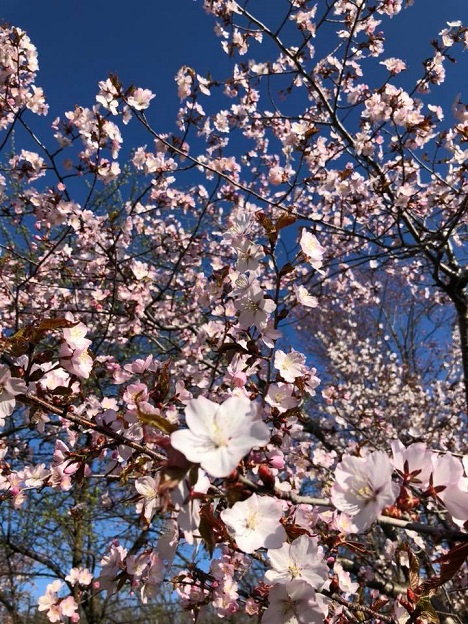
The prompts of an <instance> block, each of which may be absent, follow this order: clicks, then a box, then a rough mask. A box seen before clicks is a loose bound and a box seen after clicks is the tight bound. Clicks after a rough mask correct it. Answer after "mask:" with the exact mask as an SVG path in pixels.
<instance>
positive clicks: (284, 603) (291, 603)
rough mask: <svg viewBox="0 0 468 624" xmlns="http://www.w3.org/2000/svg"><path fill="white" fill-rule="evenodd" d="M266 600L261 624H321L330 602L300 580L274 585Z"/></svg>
mask: <svg viewBox="0 0 468 624" xmlns="http://www.w3.org/2000/svg"><path fill="white" fill-rule="evenodd" d="M268 600H269V603H270V604H269V606H268V609H267V610H266V611H265V613H264V614H263V617H262V624H323V622H324V621H325V617H326V615H327V613H328V604H329V602H330V601H329V599H327V598H326V597H325V596H322V595H321V594H317V593H316V592H315V590H314V588H313V587H312V586H311V585H309V583H307V582H306V581H303V580H300V579H297V580H294V581H290V582H289V583H286V584H283V583H278V584H277V585H274V586H273V587H272V589H271V590H270V594H269V596H268Z"/></svg>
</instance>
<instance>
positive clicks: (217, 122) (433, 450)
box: [0, 0, 468, 624]
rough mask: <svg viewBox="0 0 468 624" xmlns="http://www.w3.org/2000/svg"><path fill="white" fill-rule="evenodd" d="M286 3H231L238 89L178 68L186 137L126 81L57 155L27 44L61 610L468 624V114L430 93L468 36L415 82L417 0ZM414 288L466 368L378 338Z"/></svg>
mask: <svg viewBox="0 0 468 624" xmlns="http://www.w3.org/2000/svg"><path fill="white" fill-rule="evenodd" d="M278 4H280V5H281V7H280V8H276V9H275V11H274V12H271V13H269V14H267V15H265V16H262V15H256V14H254V13H252V12H251V10H250V3H248V2H246V3H244V4H242V3H238V2H235V1H234V0H206V1H205V3H204V9H205V10H206V11H207V12H208V13H209V14H210V15H212V16H213V19H214V28H215V33H216V35H217V36H218V37H219V38H220V43H221V48H222V53H225V54H227V56H228V57H229V59H231V61H232V62H231V73H230V75H229V76H228V77H227V78H226V77H225V78H224V80H222V81H221V80H218V79H217V78H215V77H212V76H202V75H200V74H198V73H197V71H196V69H194V68H191V67H182V68H181V69H180V70H179V72H178V73H177V75H176V77H175V80H176V88H177V95H178V98H179V99H180V107H179V110H178V114H177V128H178V132H177V133H174V134H167V133H162V132H160V131H159V130H158V126H157V118H155V119H156V121H154V122H153V120H152V109H153V106H156V104H157V98H156V100H155V101H154V102H153V99H154V98H155V94H154V93H153V92H152V90H150V89H148V88H146V87H145V88H141V87H134V86H130V87H126V86H125V85H123V84H121V82H120V80H119V78H118V77H117V76H115V75H112V76H110V77H108V78H107V79H106V78H105V77H103V80H102V81H101V82H100V83H99V85H98V88H97V93H96V100H95V102H93V103H92V104H91V105H90V106H89V107H86V106H76V107H75V109H74V110H72V111H66V112H64V114H63V115H62V116H61V117H60V118H57V119H55V120H51V122H50V126H49V127H50V128H51V130H52V132H51V136H50V137H48V138H47V139H46V138H43V137H42V136H41V132H39V131H38V130H37V131H36V130H35V129H34V120H35V116H37V115H40V116H42V115H46V114H47V103H46V100H45V96H44V93H43V91H42V89H41V88H40V86H38V85H36V78H37V79H38V80H40V74H39V77H38V75H37V71H38V61H37V51H36V48H35V46H34V44H33V43H32V42H31V40H30V39H29V37H28V36H27V34H26V33H25V32H23V31H22V30H21V29H19V28H17V27H14V26H7V25H4V26H2V27H1V29H0V49H1V50H2V55H1V57H0V63H1V72H0V128H1V130H2V139H1V147H2V154H3V159H2V175H1V178H0V191H1V201H2V203H1V210H2V218H3V229H2V232H1V235H0V244H1V249H2V256H1V278H2V279H1V297H0V305H1V313H2V316H1V318H2V336H1V342H2V352H3V354H2V359H1V364H0V388H1V392H0V416H1V418H2V425H3V430H2V431H3V433H2V439H3V446H2V450H1V454H2V458H1V459H2V462H1V466H0V467H1V473H0V489H1V491H2V499H3V503H4V505H8V509H9V510H11V513H17V514H18V516H17V517H18V518H22V517H23V518H24V517H25V516H22V515H21V514H22V513H23V511H22V510H27V509H28V506H29V505H36V506H38V507H37V508H39V507H40V506H41V505H43V501H42V499H44V498H45V499H46V498H47V497H48V496H50V497H51V499H52V500H54V501H57V503H56V506H57V509H56V514H58V518H59V519H60V520H61V523H62V524H61V526H62V527H63V528H65V527H66V526H67V524H68V523H67V517H69V516H70V515H71V517H72V519H71V521H70V523H71V524H72V525H73V526H74V527H75V529H76V530H75V531H74V533H73V539H72V540H71V542H69V544H68V547H67V548H68V550H67V549H65V550H66V554H65V555H64V556H62V555H63V553H62V555H60V556H59V555H57V557H54V555H53V554H52V553H40V552H39V553H37V552H36V553H35V552H34V547H31V546H27V545H26V546H25V545H24V544H23V545H19V544H18V542H15V540H14V539H10V541H9V542H8V545H9V547H10V548H13V549H14V548H15V546H16V551H15V552H17V553H18V554H19V555H22V556H26V557H29V559H31V560H33V561H34V560H35V561H36V564H40V565H42V566H43V568H44V567H45V568H47V569H48V572H47V573H48V575H49V576H51V578H50V583H49V584H48V585H47V587H46V588H45V590H44V593H43V595H42V596H41V597H40V598H39V601H38V610H39V612H40V613H42V614H44V615H45V616H46V617H47V618H48V620H49V621H50V622H62V623H64V624H68V623H69V622H78V621H83V622H88V624H91V623H95V622H98V621H102V620H99V617H101V616H102V611H101V612H100V614H99V617H98V614H97V611H96V610H95V605H97V604H98V603H99V604H102V601H105V600H111V601H112V600H114V599H115V600H116V601H117V600H118V597H119V596H120V595H122V594H123V593H124V592H126V591H131V592H132V593H133V595H134V596H138V599H139V600H140V601H141V603H143V604H144V605H146V604H148V603H151V601H152V600H155V599H156V600H157V596H158V595H161V594H162V592H167V591H169V592H173V593H174V594H175V595H176V596H177V599H178V600H179V601H180V604H181V605H182V607H183V609H184V610H186V611H187V613H190V614H191V615H192V616H193V617H194V618H195V619H197V618H202V617H203V618H206V617H207V614H209V613H213V612H214V613H215V614H216V615H217V616H218V617H220V618H232V617H233V616H235V615H236V614H239V617H242V618H251V620H252V621H261V622H262V623H263V624H286V623H287V622H288V623H291V624H293V623H296V622H298V623H301V624H308V623H315V622H317V623H319V622H330V623H331V622H336V623H340V624H345V623H348V622H359V621H363V620H368V621H372V622H388V623H393V622H395V623H398V624H400V623H403V622H413V623H419V622H437V621H445V622H447V623H449V622H456V621H457V618H458V621H463V618H464V617H465V616H466V609H467V605H466V599H465V594H466V582H467V567H466V557H467V555H468V547H467V544H466V542H467V533H466V527H465V525H466V522H467V520H468V456H467V455H466V448H465V447H464V435H465V434H466V419H467V418H466V409H467V398H468V320H467V319H468V299H467V293H466V286H467V275H466V271H467V269H466V267H465V264H466V258H465V252H464V247H463V245H464V242H465V236H466V216H467V206H468V203H467V200H466V197H467V195H466V185H467V181H466V165H465V161H466V150H465V149H464V144H465V142H466V133H467V123H468V114H467V111H466V106H465V105H464V104H463V102H461V101H460V100H458V101H456V102H455V104H454V105H453V106H452V109H451V104H452V102H450V103H448V106H447V107H446V109H444V108H443V107H441V106H440V105H439V104H434V103H433V102H432V101H431V97H432V95H433V92H434V90H435V89H437V88H438V87H440V86H441V85H443V83H444V80H445V75H446V66H447V64H448V63H449V62H451V61H452V60H454V58H455V57H456V56H457V55H458V54H459V53H460V52H462V51H463V50H464V49H466V47H468V30H467V29H466V27H464V26H463V24H462V23H461V22H458V21H457V22H449V23H448V24H441V29H442V30H441V31H440V32H439V34H438V38H436V39H434V41H433V43H432V48H433V53H432V56H431V57H430V58H429V59H427V60H426V61H425V62H424V64H423V65H422V71H421V73H420V75H419V76H417V77H416V79H414V80H410V79H407V78H405V75H406V70H407V67H406V63H405V61H404V60H403V59H399V58H394V57H388V56H386V54H385V35H384V33H385V28H386V27H387V26H388V22H389V20H390V19H394V20H397V19H399V18H400V15H399V14H400V13H402V12H403V8H404V7H403V2H402V0H399V1H398V0H377V1H376V2H369V1H367V0H355V1H351V0H334V1H333V2H327V3H324V2H319V3H317V4H316V5H315V4H314V5H312V4H311V3H310V2H307V1H306V0H282V1H281V2H279V3H278ZM406 4H410V3H409V2H407V3H406ZM41 126H42V124H41ZM127 127H128V128H131V127H135V128H136V127H138V128H139V129H140V130H143V131H144V132H145V133H146V136H147V142H146V144H145V145H135V146H133V151H132V156H131V158H130V161H129V162H126V163H124V162H123V159H122V158H121V156H120V154H121V148H122V144H123V142H124V138H125V137H126V135H127V134H128V132H127ZM13 139H14V140H13ZM125 140H126V139H125ZM395 285H397V286H395ZM392 286H393V287H394V288H397V289H398V303H399V306H401V308H402V309H403V316H404V317H405V318H406V319H407V320H408V323H409V325H408V326H411V327H413V328H414V327H416V325H414V324H413V325H411V318H412V317H413V316H414V313H415V311H419V310H423V312H421V313H420V314H421V316H420V317H419V318H420V319H421V321H420V325H419V327H420V328H422V329H423V330H424V331H427V332H430V331H432V329H433V328H437V327H441V325H440V323H441V319H444V318H451V316H450V315H452V318H453V319H455V321H456V323H455V325H454V326H453V328H452V327H447V328H446V329H444V328H442V329H441V332H442V336H443V337H444V339H446V341H449V340H450V341H452V340H453V343H451V344H450V345H449V346H448V347H445V349H444V347H443V343H442V339H441V338H440V337H439V339H438V341H437V345H436V346H437V357H438V358H439V359H440V360H442V358H444V359H445V360H446V367H445V368H444V369H443V370H444V374H442V373H441V370H442V367H440V368H439V369H437V367H436V365H435V364H434V363H433V362H432V361H431V357H430V356H429V355H427V354H426V355H424V356H423V358H424V359H425V366H426V371H427V375H426V376H425V377H424V376H421V375H419V376H418V375H417V374H416V373H419V372H420V369H421V367H420V366H419V364H418V366H419V368H418V366H416V364H415V363H414V361H412V360H411V358H409V357H407V356H408V354H410V355H414V353H415V351H414V349H413V351H411V350H408V349H406V350H405V349H404V348H402V344H403V346H405V340H407V339H409V337H410V333H409V332H404V333H403V334H401V332H399V329H398V326H397V325H395V323H393V324H392V323H388V322H387V321H386V325H387V328H388V329H391V330H392V331H393V334H392V333H390V334H389V337H386V333H385V332H382V329H385V323H382V322H377V323H376V324H375V323H374V322H373V321H374V318H375V317H373V316H372V313H370V312H369V310H377V309H380V310H383V311H385V309H387V310H389V309H390V310H391V309H392V308H391V307H390V308H388V307H387V308H385V306H381V301H382V297H383V295H384V293H385V292H388V289H389V288H391V287H392ZM379 306H380V307H379ZM340 308H341V310H340ZM345 310H346V312H345ZM395 310H396V308H395V307H393V311H394V312H395ZM337 311H340V312H341V317H339V315H337ZM364 312H366V313H364ZM397 312H398V313H399V312H400V307H398V310H397ZM418 313H419V312H418ZM337 318H341V319H343V322H342V323H341V324H336V323H335V321H334V320H333V319H337ZM371 319H372V320H371ZM291 324H294V325H295V331H293V330H292V329H291ZM311 335H312V337H311ZM402 335H403V336H404V341H403V343H401V342H400V338H401V336H402ZM318 344H320V345H321V349H322V351H325V352H326V355H327V358H328V361H329V363H331V364H332V365H330V366H329V368H328V370H327V371H325V370H324V371H323V374H322V372H321V371H320V370H318V369H319V366H320V364H321V363H322V362H321V361H320V358H319V357H317V359H316V361H314V359H313V357H314V353H315V351H314V348H317V345H318ZM312 347H313V348H312ZM399 348H400V353H404V355H405V357H401V358H398V356H396V357H394V355H395V353H397V351H398V349H399ZM428 348H429V345H428V346H427V347H426V350H427V349H428ZM414 359H417V358H413V360H414ZM459 362H461V366H460V364H459ZM411 365H413V368H411ZM436 369H437V370H436ZM324 374H325V375H327V379H326V383H325V380H324V382H323V383H321V379H320V377H321V376H322V377H323V375H324ZM429 376H431V378H430V381H428V377H429ZM314 417H316V418H315V421H314ZM316 423H318V424H317V425H316ZM428 425H430V426H428ZM67 498H69V500H73V504H72V505H71V506H70V505H69V504H67V503H66V502H65V501H66V500H67ZM91 505H92V506H93V509H94V510H96V514H95V516H94V522H95V524H94V526H93V529H92V531H94V532H97V533H98V534H99V536H100V537H102V540H101V539H99V540H96V539H95V538H93V539H91V540H88V544H87V545H85V541H86V540H85V535H84V533H83V531H84V527H85V524H84V523H85V516H86V509H87V508H88V507H89V506H91ZM56 517H57V516H56ZM18 525H19V520H18ZM38 543H39V542H38ZM93 549H95V550H94V551H93ZM100 601H101V602H100Z"/></svg>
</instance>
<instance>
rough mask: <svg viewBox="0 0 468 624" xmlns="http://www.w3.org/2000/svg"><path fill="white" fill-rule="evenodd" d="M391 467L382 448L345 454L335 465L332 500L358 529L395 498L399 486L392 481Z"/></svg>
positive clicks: (361, 529) (370, 523) (375, 516)
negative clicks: (363, 454) (367, 452)
mask: <svg viewBox="0 0 468 624" xmlns="http://www.w3.org/2000/svg"><path fill="white" fill-rule="evenodd" d="M392 471H393V468H392V465H391V463H390V460H389V459H388V457H387V454H386V453H384V452H383V451H375V452H373V453H370V454H369V455H367V457H353V456H351V455H344V456H343V459H342V460H341V462H340V463H339V464H338V466H337V467H336V470H335V478H336V481H335V483H334V484H333V487H332V490H331V500H332V503H333V505H334V506H335V507H336V508H337V509H338V510H340V511H343V512H345V513H346V514H348V515H349V516H351V518H352V520H353V524H354V526H355V528H356V530H357V531H358V532H361V531H367V529H368V528H369V527H370V526H371V525H372V523H373V522H375V520H376V519H377V517H378V516H379V514H380V513H381V512H382V510H383V508H384V507H386V506H387V505H392V504H393V503H394V502H395V500H396V498H397V496H398V494H399V492H400V487H399V486H398V485H397V484H396V483H393V482H392Z"/></svg>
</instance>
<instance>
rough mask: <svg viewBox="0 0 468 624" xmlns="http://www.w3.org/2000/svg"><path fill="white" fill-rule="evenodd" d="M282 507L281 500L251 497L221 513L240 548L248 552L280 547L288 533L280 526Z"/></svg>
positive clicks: (254, 495) (255, 495) (253, 495)
mask: <svg viewBox="0 0 468 624" xmlns="http://www.w3.org/2000/svg"><path fill="white" fill-rule="evenodd" d="M282 515H283V508H282V505H281V503H280V502H279V501H276V500H274V499H271V498H269V497H264V496H257V494H252V496H250V497H249V498H248V499H247V500H245V501H239V502H237V503H235V504H234V505H233V506H232V507H231V508H230V509H225V510H224V511H222V512H221V519H222V521H223V522H224V523H225V524H226V526H227V527H228V529H229V530H230V531H231V532H232V537H233V539H234V540H235V541H236V544H237V546H238V547H239V548H240V550H242V551H243V552H245V553H252V552H254V551H255V550H258V549H259V548H269V549H272V548H280V547H281V545H282V544H283V542H284V541H285V539H286V531H285V530H284V528H283V526H282V525H281V524H280V519H281V517H282Z"/></svg>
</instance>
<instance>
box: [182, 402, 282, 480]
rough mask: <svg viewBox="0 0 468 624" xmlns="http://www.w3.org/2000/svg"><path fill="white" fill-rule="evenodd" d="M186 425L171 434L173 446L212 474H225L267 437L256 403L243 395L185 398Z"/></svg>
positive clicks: (221, 475)
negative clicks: (222, 398)
mask: <svg viewBox="0 0 468 624" xmlns="http://www.w3.org/2000/svg"><path fill="white" fill-rule="evenodd" d="M185 420H186V422H187V425H188V429H179V431H175V432H174V433H173V434H172V435H171V444H172V446H173V447H174V448H175V449H176V450H178V451H180V452H181V453H183V454H184V455H185V457H186V458H187V459H188V460H189V461H191V462H194V463H197V464H200V465H201V467H202V468H203V469H204V470H205V471H206V472H207V473H208V474H209V475H211V476H212V477H227V476H228V475H229V474H230V473H231V472H232V471H233V470H234V469H235V468H236V467H237V464H238V463H239V462H240V460H241V459H242V458H243V457H244V456H245V455H247V453H249V452H250V451H251V450H252V449H253V448H254V447H257V446H264V445H265V444H266V443H267V442H268V441H269V439H270V430H269V429H268V427H267V425H266V424H265V423H263V422H262V421H260V420H258V418H257V407H256V405H255V403H252V401H250V400H249V399H247V398H246V397H237V396H232V397H229V398H228V399H227V400H226V401H224V403H222V404H221V405H220V404H219V403H214V402H213V401H210V400H209V399H206V398H205V397H198V398H197V399H192V400H191V401H189V402H188V404H187V407H186V409H185Z"/></svg>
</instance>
